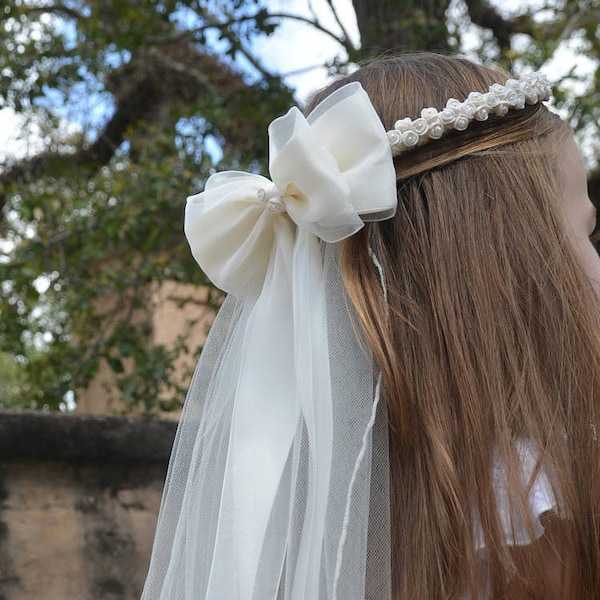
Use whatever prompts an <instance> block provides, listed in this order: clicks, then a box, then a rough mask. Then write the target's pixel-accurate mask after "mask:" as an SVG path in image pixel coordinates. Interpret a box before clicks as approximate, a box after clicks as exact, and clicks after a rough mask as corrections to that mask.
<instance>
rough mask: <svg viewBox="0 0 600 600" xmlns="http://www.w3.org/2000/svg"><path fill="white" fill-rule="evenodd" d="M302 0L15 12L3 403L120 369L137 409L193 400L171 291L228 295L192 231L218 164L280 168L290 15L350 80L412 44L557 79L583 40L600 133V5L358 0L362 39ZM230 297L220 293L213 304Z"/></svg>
mask: <svg viewBox="0 0 600 600" xmlns="http://www.w3.org/2000/svg"><path fill="white" fill-rule="evenodd" d="M288 4H289V2H288V3H284V2H279V3H273V5H270V4H267V3H266V0H265V1H263V0H211V2H207V1H206V0H131V1H130V2H121V1H120V0H63V1H60V0H8V1H7V2H5V4H4V8H3V9H0V10H3V18H2V21H1V22H0V47H1V48H2V51H0V109H7V110H10V111H12V112H11V113H10V114H12V115H14V117H13V118H14V119H18V120H19V124H20V127H21V131H22V135H23V139H24V140H29V141H30V145H29V147H20V148H21V149H20V154H19V155H11V154H10V153H9V152H8V151H7V150H6V151H5V153H4V160H3V163H0V204H1V205H2V214H3V219H2V221H1V223H0V239H1V240H2V241H1V242H0V280H1V281H2V288H1V289H2V293H1V295H0V374H1V375H0V379H1V380H4V381H5V382H10V383H9V384H5V385H4V386H3V387H2V388H0V394H1V395H2V398H0V405H14V404H21V405H23V406H27V407H30V406H35V407H48V408H52V409H60V408H64V406H65V402H66V400H65V399H66V398H69V397H71V396H72V395H73V393H75V397H76V396H77V391H78V390H81V389H84V388H86V386H88V385H89V384H90V382H91V381H92V380H93V378H94V377H95V375H96V374H97V373H98V370H99V368H100V366H101V364H102V363H105V364H108V365H109V367H110V369H111V370H112V372H113V379H112V380H111V381H110V382H108V383H109V384H110V385H112V386H113V388H114V389H115V390H116V391H117V393H118V394H119V397H120V398H121V400H122V407H123V410H125V411H126V410H144V411H152V410H154V409H155V408H156V407H157V406H158V408H161V409H165V408H173V407H177V406H178V405H179V404H180V402H181V400H182V398H183V394H184V390H183V389H182V387H181V384H180V383H179V382H177V381H176V378H174V377H173V370H174V368H175V367H174V365H175V360H176V359H177V357H178V356H180V355H182V354H186V353H188V352H192V353H193V352H194V349H189V348H187V347H186V340H185V339H179V340H178V342H177V343H175V345H174V346H169V347H166V346H164V345H160V344H158V345H157V344H156V343H155V341H154V339H153V325H152V311H153V308H154V307H153V304H152V300H151V298H152V291H153V290H155V289H156V286H160V285H161V283H163V282H171V281H176V282H186V283H194V284H196V285H209V284H208V282H207V281H206V280H205V278H204V276H203V274H202V273H201V272H200V271H199V270H198V269H197V268H196V266H195V264H194V263H193V260H192V259H191V257H190V255H189V250H188V249H187V245H186V242H185V240H184V237H183V235H182V233H181V222H182V213H183V206H184V199H185V197H186V196H187V195H188V194H190V193H192V192H193V191H194V190H199V189H201V187H202V185H203V183H204V181H205V180H206V178H207V177H208V176H209V175H210V173H212V172H213V171H214V170H215V169H216V168H218V169H223V168H241V169H252V170H260V169H261V168H264V165H265V160H266V136H265V134H264V132H265V131H266V127H267V124H268V123H269V122H270V121H271V120H272V119H273V118H274V117H275V116H276V115H278V114H281V113H283V112H284V111H285V110H287V108H288V106H289V105H291V104H292V103H293V93H292V90H290V89H289V88H288V87H287V86H286V84H285V81H284V80H283V79H282V77H281V76H280V75H278V74H276V73H274V72H271V71H270V70H269V69H267V68H265V66H264V65H263V64H262V61H261V58H260V56H258V54H257V52H256V51H255V47H256V42H257V40H260V39H264V37H265V36H269V35H273V34H274V33H276V30H277V28H278V27H279V25H280V24H281V23H282V22H284V21H286V20H287V21H290V20H294V21H296V22H298V23H301V24H303V25H304V26H305V27H307V28H310V27H312V28H313V29H314V30H318V31H320V32H321V34H322V35H326V36H328V37H329V38H335V39H336V40H337V42H338V43H339V48H340V52H339V55H338V56H337V57H336V58H335V59H333V60H332V63H331V65H330V66H331V67H332V70H340V69H344V68H346V67H347V64H348V61H359V60H362V59H365V58H368V57H371V56H373V55H375V54H377V53H380V52H381V51H386V50H390V49H392V48H396V47H400V48H401V49H413V50H414V49H424V48H438V49H450V50H463V51H467V52H471V53H474V54H478V55H480V56H481V57H483V58H484V59H493V60H495V61H498V62H501V63H503V64H505V65H510V64H513V65H516V66H517V67H518V68H529V67H536V68H538V67H540V66H543V65H548V64H550V63H551V61H552V60H553V58H554V57H555V55H556V52H557V51H558V50H562V49H564V47H565V46H569V47H571V48H573V49H574V51H575V52H577V53H579V55H583V54H585V56H586V61H588V62H587V64H588V67H589V68H588V69H587V71H585V72H583V71H582V70H581V69H579V66H580V65H579V63H577V64H576V65H575V64H574V66H573V68H572V69H571V70H570V72H568V73H567V74H566V76H564V77H562V79H561V81H560V82H559V85H558V99H559V102H560V103H561V104H562V107H563V109H564V111H565V114H566V115H567V117H568V118H569V119H571V121H572V122H573V124H574V125H575V126H576V127H578V128H579V129H582V130H585V131H586V132H587V135H588V139H596V140H597V139H598V136H597V127H598V125H597V123H598V121H599V117H600V97H599V94H598V86H599V81H598V80H599V76H598V60H597V58H598V55H599V44H600V42H599V32H598V22H600V19H599V16H600V14H599V13H600V9H598V7H597V6H596V5H595V3H594V2H592V1H591V0H589V1H588V0H561V1H559V0H543V2H541V3H540V2H537V3H536V5H535V6H536V7H538V8H536V10H534V8H533V3H532V6H531V7H529V6H526V7H525V8H521V9H519V10H518V11H513V12H510V11H509V10H508V9H506V8H503V7H502V8H500V7H498V8H496V6H495V5H494V4H491V3H489V2H486V1H485V0H464V1H462V0H454V1H453V2H450V0H436V1H435V2H430V3H428V10H425V8H423V5H422V3H420V2H416V1H415V2H411V1H407V0H370V1H367V0H354V2H353V7H354V10H355V13H356V17H357V22H358V26H359V29H360V33H361V40H362V44H361V45H360V46H358V45H357V44H356V43H354V42H352V36H351V35H349V33H348V31H347V27H346V25H345V21H344V19H342V17H341V15H340V13H338V12H336V11H335V9H334V4H333V3H332V2H331V0H322V8H323V10H325V11H329V13H328V14H329V15H330V17H331V19H330V21H332V23H333V25H326V24H325V21H324V20H323V19H322V17H321V16H319V17H317V16H316V15H315V14H314V13H311V10H310V3H309V2H308V0H307V1H306V5H304V4H303V5H302V6H305V8H306V10H305V12H298V10H296V9H295V8H294V7H293V6H292V7H289V8H288ZM297 4H298V3H297ZM542 4H543V6H542V8H539V7H540V6H541V5H542ZM498 6H500V4H498ZM274 7H275V8H274ZM282 8H284V9H285V10H282ZM296 8H297V7H296ZM573 90H575V91H576V95H575V100H573V99H571V98H572V92H573ZM594 136H595V137H594ZM31 140H34V141H33V142H31ZM17 147H19V146H17ZM590 148H591V150H590V153H594V152H596V148H595V147H593V145H590ZM595 189H596V188H595ZM220 299H221V296H220V294H219V293H218V291H217V290H211V292H210V294H209V295H208V298H207V303H208V305H215V306H216V305H218V303H219V301H220ZM183 302H185V299H184V300H183V301H182V303H183Z"/></svg>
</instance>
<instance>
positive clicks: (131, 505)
mask: <svg viewBox="0 0 600 600" xmlns="http://www.w3.org/2000/svg"><path fill="white" fill-rule="evenodd" d="M175 428H176V423H174V422H172V421H160V420H150V419H142V418H121V417H98V416H90V415H59V414H49V413H31V412H6V411H0V600H138V599H139V596H140V593H141V589H142V585H143V581H144V577H145V574H146V569H147V566H148V561H149V557H150V549H151V544H152V537H153V534H154V527H155V524H156V517H157V514H158V507H159V503H160V497H161V491H162V485H163V481H164V476H165V473H166V467H167V463H168V457H169V453H170V449H171V444H172V441H173V437H174V434H175Z"/></svg>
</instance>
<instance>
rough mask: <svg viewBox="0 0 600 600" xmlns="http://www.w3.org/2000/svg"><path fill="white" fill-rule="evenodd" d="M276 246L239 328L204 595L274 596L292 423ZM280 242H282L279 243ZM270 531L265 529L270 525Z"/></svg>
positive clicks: (285, 297) (285, 309) (285, 272)
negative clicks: (241, 331) (223, 465)
mask: <svg viewBox="0 0 600 600" xmlns="http://www.w3.org/2000/svg"><path fill="white" fill-rule="evenodd" d="M281 237H282V239H280V240H279V242H278V244H276V248H277V251H276V252H275V253H274V255H273V257H272V262H271V265H270V267H269V271H268V273H267V278H266V280H265V284H264V287H263V289H262V292H261V295H260V296H259V297H258V299H257V300H256V303H255V305H254V307H253V310H252V314H251V315H250V318H249V321H248V325H247V330H246V332H245V335H244V348H243V349H242V364H241V365H240V375H239V380H238V383H237V391H236V398H235V406H234V409H233V424H232V431H231V437H230V441H229V450H228V458H227V465H226V470H225V478H224V482H223V492H222V497H221V508H220V511H219V523H218V527H217V533H216V539H215V546H214V554H213V564H212V567H211V575H210V579H209V584H208V591H207V596H206V597H207V598H210V599H215V600H217V599H222V598H230V599H232V600H233V599H235V600H251V599H253V598H257V599H258V598H260V599H261V600H268V599H273V600H274V599H275V598H276V597H277V590H278V588H279V584H280V578H281V572H282V570H283V561H284V559H285V554H286V553H285V546H286V543H287V536H286V535H285V531H283V532H282V530H281V527H287V526H288V523H289V520H290V514H289V513H290V506H291V504H292V502H291V500H290V497H289V496H290V484H289V478H288V477H286V464H288V463H289V456H290V451H291V448H292V445H293V441H294V438H295V435H296V432H297V430H298V420H299V415H300V413H299V408H298V406H297V402H296V394H295V386H296V374H295V368H294V346H293V315H292V312H291V310H290V307H291V305H292V290H291V281H290V270H291V264H290V260H291V256H292V248H291V243H293V242H292V240H290V239H289V238H288V237H287V236H285V235H282V236H281ZM285 246H288V247H285ZM273 527H276V528H277V535H269V531H270V530H271V528H273Z"/></svg>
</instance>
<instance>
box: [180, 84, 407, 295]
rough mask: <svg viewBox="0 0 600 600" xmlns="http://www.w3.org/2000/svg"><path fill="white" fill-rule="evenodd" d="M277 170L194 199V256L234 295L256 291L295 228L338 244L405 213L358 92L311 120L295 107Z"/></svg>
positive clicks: (225, 182)
mask: <svg viewBox="0 0 600 600" xmlns="http://www.w3.org/2000/svg"><path fill="white" fill-rule="evenodd" d="M269 171H270V174H271V177H272V181H269V180H268V179H266V178H265V177H262V176H260V175H256V174H252V173H242V172H239V171H225V172H222V173H217V174H215V175H213V176H211V177H210V178H209V179H208V181H207V182H206V187H205V190H204V191H203V192H202V193H200V194H197V195H196V196H191V197H190V198H188V205H187V210H186V222H185V231H186V236H187V238H188V240H189V242H190V246H191V249H192V253H193V255H194V257H195V258H196V260H197V261H198V263H199V264H200V266H201V267H202V269H203V270H204V272H205V273H206V274H207V275H208V276H209V277H210V279H211V280H212V281H213V282H214V283H215V285H217V287H219V288H221V289H223V290H225V291H227V292H231V293H234V294H241V295H243V294H245V293H247V292H248V291H254V292H256V291H257V286H260V285H262V282H263V281H264V277H265V274H266V271H267V267H268V264H269V260H270V257H271V254H272V250H273V243H274V240H275V238H276V237H277V236H279V235H285V236H286V237H292V238H293V236H294V227H293V226H292V225H291V223H290V220H291V221H293V222H294V223H295V224H296V225H297V226H298V227H299V228H301V229H304V230H306V231H308V232H310V233H313V234H315V235H316V236H318V237H319V238H320V239H322V240H324V241H326V242H337V241H340V240H342V239H344V238H346V237H348V236H350V235H352V234H354V233H356V232H357V231H358V230H359V229H360V228H361V227H362V226H363V220H364V221H369V220H371V221H373V220H383V219H387V218H389V217H391V216H393V214H394V213H395V210H396V187H395V181H396V180H395V172H394V168H393V163H392V154H391V150H390V145H389V142H388V140H387V136H386V132H385V129H384V127H383V125H382V123H381V121H380V120H379V117H378V116H377V113H376V112H375V109H374V108H373V106H372V104H371V102H370V100H369V97H368V95H367V94H366V92H365V91H364V90H363V89H362V87H361V85H360V84H359V83H350V84H347V85H345V86H343V87H341V88H340V89H338V90H337V91H335V92H334V93H333V94H331V95H330V96H328V97H327V98H326V99H325V100H324V101H323V102H322V103H321V104H319V105H318V106H317V107H316V108H315V110H314V111H313V112H312V113H311V114H310V115H309V116H308V118H306V119H305V118H304V116H303V115H302V113H301V112H300V111H299V110H298V109H297V108H295V107H294V108H292V109H290V111H289V112H288V113H287V114H286V115H285V116H283V117H280V118H278V119H276V120H275V121H273V122H272V123H271V125H270V126H269ZM361 217H362V219H361ZM276 231H277V233H276ZM288 241H289V240H288Z"/></svg>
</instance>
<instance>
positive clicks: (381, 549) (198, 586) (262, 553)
mask: <svg viewBox="0 0 600 600" xmlns="http://www.w3.org/2000/svg"><path fill="white" fill-rule="evenodd" d="M322 249H323V255H324V256H323V260H324V281H323V286H324V288H323V290H324V296H325V298H326V319H327V321H326V327H327V335H328V344H329V366H330V372H331V391H332V406H331V418H332V420H333V421H335V424H336V426H335V428H334V431H335V436H334V438H333V439H332V443H331V456H330V457H329V458H328V463H329V464H328V465H326V467H327V470H328V471H329V485H328V489H327V493H326V502H325V504H324V506H325V511H324V514H323V515H321V517H322V522H323V535H322V538H321V540H320V541H317V543H316V545H312V544H308V543H307V539H309V538H310V533H311V532H310V530H307V527H309V528H314V526H315V525H314V518H315V517H314V515H307V506H308V505H309V504H310V502H309V499H308V495H309V494H310V493H311V485H310V484H309V479H310V473H311V463H313V461H315V460H317V461H320V460H322V459H323V457H320V456H314V455H312V450H311V444H310V441H309V439H308V435H309V434H308V430H307V426H306V423H305V421H304V419H299V420H298V422H297V424H296V428H295V433H294V436H293V441H292V445H291V447H290V448H289V452H288V453H287V455H286V456H283V457H281V458H282V460H283V462H284V468H283V474H282V477H281V480H280V482H279V484H278V488H277V493H276V496H275V502H274V503H273V505H272V507H271V509H270V512H269V514H268V518H267V521H268V523H267V526H266V529H265V535H264V538H263V540H262V543H261V544H260V546H259V547H258V548H256V549H254V550H253V551H252V553H251V556H247V552H248V549H247V548H237V549H236V548H235V545H236V544H243V542H244V536H245V535H246V534H245V530H246V529H247V527H252V526H253V523H254V522H255V519H256V516H257V515H256V514H255V512H254V511H253V509H254V508H255V507H253V506H252V505H250V504H249V505H248V506H247V512H244V510H242V509H241V508H240V507H239V510H241V511H242V512H240V513H239V514H238V515H237V516H236V517H235V518H236V519H237V518H238V517H239V518H241V519H243V520H245V521H247V524H244V523H238V522H236V523H232V524H231V525H232V526H231V527H230V526H229V525H230V524H228V523H225V524H223V522H222V520H223V518H234V517H233V512H234V511H229V510H224V503H225V502H226V499H225V498H224V495H223V492H224V483H223V482H224V480H225V479H226V471H227V470H228V469H229V468H231V465H228V459H229V458H228V457H229V450H230V443H231V433H232V428H233V427H234V423H233V415H234V412H235V407H234V402H235V397H234V390H235V386H232V382H234V381H237V380H238V378H239V376H240V371H241V369H242V368H243V366H242V364H241V361H242V349H243V347H244V339H245V337H246V335H247V326H248V320H249V316H250V315H249V312H248V306H247V304H246V303H244V302H240V301H238V300H236V299H235V298H233V297H229V298H227V300H226V301H225V304H224V305H223V307H222V308H221V311H220V312H219V315H218V317H217V320H216V322H215V324H214V326H213V327H212V329H211V333H210V337H209V339H208V341H207V344H206V348H205V350H204V352H203V354H202V358H201V360H200V362H199V364H198V368H197V370H196V373H195V375H194V378H193V381H192V384H191V387H190V391H189V394H188V398H187V401H186V405H185V409H184V412H183V415H182V419H181V423H180V426H179V429H178V433H177V437H176V441H175V446H174V450H173V454H172V457H171V464H170V467H169V474H168V479H167V482H166V487H165V492H164V496H163V502H162V506H161V511H160V516H159V522H158V528H157V532H156V538H155V545H154V553H153V556H152V562H151V565H150V572H149V576H148V580H147V582H146V587H145V589H144V594H143V596H142V598H143V599H144V600H151V599H152V600H154V599H159V598H160V599H162V600H166V599H169V600H192V599H193V600H197V599H201V598H211V599H232V600H233V599H240V600H241V599H248V600H250V599H254V600H259V599H260V600H269V599H274V600H275V599H286V600H287V599H290V600H301V599H302V600H305V599H306V598H314V599H322V600H333V599H334V598H337V599H340V600H341V599H344V600H353V599H355V600H364V599H365V598H372V599H378V600H379V599H381V600H385V599H387V598H390V597H391V592H390V581H391V576H390V556H389V548H390V544H389V493H388V474H389V467H388V447H387V422H386V415H385V409H384V406H383V403H381V404H378V403H376V402H375V401H376V399H377V395H376V376H375V374H374V371H373V362H372V357H371V355H370V353H369V352H368V351H367V350H366V345H365V344H362V343H359V340H358V339H357V336H356V323H355V322H354V320H353V318H352V314H351V312H350V311H349V310H348V302H347V299H346V297H345V295H344V292H343V286H342V284H341V281H340V274H339V269H338V264H337V247H336V245H323V246H322ZM281 335H283V334H282V332H273V336H274V339H273V343H274V348H273V350H274V351H276V352H277V351H280V350H281V348H279V347H278V346H279V343H277V341H276V340H277V338H278V337H280V336H281ZM271 417H272V416H271V415H269V414H262V415H260V418H262V419H264V420H265V421H266V422H269V421H270V420H271ZM274 425H276V423H274ZM249 483H250V484H252V485H253V487H254V488H257V487H258V488H260V485H261V482H259V481H255V482H249ZM238 500H239V501H240V502H242V503H243V502H245V501H246V500H248V499H247V498H241V499H238ZM259 510H260V508H259ZM238 527H239V528H238ZM224 532H226V533H224ZM220 535H228V536H231V539H228V540H224V541H222V542H221V543H222V544H223V545H224V549H225V548H226V549H227V552H225V551H223V552H220V551H219V549H218V546H219V536H220ZM250 537H251V536H250ZM234 538H235V539H234ZM248 561H250V564H248Z"/></svg>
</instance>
